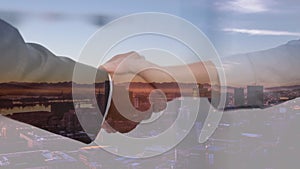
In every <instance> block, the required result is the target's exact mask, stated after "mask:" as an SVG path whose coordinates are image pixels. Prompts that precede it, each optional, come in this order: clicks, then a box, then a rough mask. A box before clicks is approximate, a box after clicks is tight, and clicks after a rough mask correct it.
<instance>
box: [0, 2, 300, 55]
mask: <svg viewBox="0 0 300 169" xmlns="http://www.w3.org/2000/svg"><path fill="white" fill-rule="evenodd" d="M0 2H1V6H0V18H2V19H4V20H6V21H8V22H9V23H11V24H12V25H14V26H15V27H17V28H18V29H19V31H20V33H21V34H22V36H23V37H24V39H25V41H26V42H35V43H39V44H42V45H44V46H45V47H47V48H48V49H50V50H51V51H52V52H54V53H55V54H57V55H62V56H67V57H70V58H72V59H75V60H77V59H78V56H79V54H80V51H81V49H82V47H83V46H84V44H85V43H86V41H87V40H88V39H89V37H91V36H92V35H93V33H94V32H95V31H97V30H98V29H99V28H101V26H103V25H104V24H106V23H108V22H110V21H112V20H114V19H116V18H119V17H121V16H125V15H128V14H132V13H137V12H163V13H169V14H173V15H176V16H179V17H182V18H184V19H186V20H188V21H189V22H191V23H192V24H194V25H195V26H196V27H197V28H199V29H200V30H201V31H203V33H205V35H206V36H207V37H208V38H209V40H210V41H211V42H212V44H213V45H214V46H215V48H216V50H217V52H218V53H219V55H220V56H222V57H225V56H229V55H233V54H238V53H246V52H251V51H258V50H263V49H268V48H272V47H276V46H278V45H281V44H285V43H287V42H288V41H290V40H295V39H300V22H299V18H300V1H296V0H284V1H283V0H281V1H279V0H227V1H225V0H190V1H186V0H163V1H162V0H151V1H145V0H115V1H98V0H91V1H88V2H87V1H83V0H64V1H62V0H43V1H39V0H22V1H21V0H10V1H4V0H0Z"/></svg>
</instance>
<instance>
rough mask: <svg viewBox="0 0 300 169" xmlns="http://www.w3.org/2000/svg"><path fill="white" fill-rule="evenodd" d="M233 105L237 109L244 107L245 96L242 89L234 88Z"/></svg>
mask: <svg viewBox="0 0 300 169" xmlns="http://www.w3.org/2000/svg"><path fill="white" fill-rule="evenodd" d="M233 97H234V105H235V106H237V107H240V106H244V104H245V94H244V88H234V96H233Z"/></svg>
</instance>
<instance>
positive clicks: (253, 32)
mask: <svg viewBox="0 0 300 169" xmlns="http://www.w3.org/2000/svg"><path fill="white" fill-rule="evenodd" d="M223 31H226V32H236V33H243V34H249V35H270V36H298V37H299V36H300V32H289V31H275V30H263V29H238V28H225V29H223Z"/></svg>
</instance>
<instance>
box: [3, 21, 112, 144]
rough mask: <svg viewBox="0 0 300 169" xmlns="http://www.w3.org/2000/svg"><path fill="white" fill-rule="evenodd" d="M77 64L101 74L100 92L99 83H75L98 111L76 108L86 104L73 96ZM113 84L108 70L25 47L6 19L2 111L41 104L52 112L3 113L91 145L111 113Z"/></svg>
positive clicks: (29, 45)
mask: <svg viewBox="0 0 300 169" xmlns="http://www.w3.org/2000/svg"><path fill="white" fill-rule="evenodd" d="M76 64H77V66H79V67H80V68H81V69H82V70H83V72H84V73H93V72H97V73H96V76H95V81H97V84H96V85H95V86H96V88H95V86H94V84H82V85H80V84H76V85H75V86H76V87H78V88H80V89H82V90H81V91H82V93H84V94H82V93H79V94H78V95H80V96H79V97H81V98H82V100H88V102H89V103H88V104H91V105H93V106H94V107H93V108H80V109H79V108H78V109H77V110H76V111H75V106H74V105H80V101H78V100H77V102H76V103H75V101H74V99H73V95H72V86H73V85H74V83H73V81H72V78H73V71H74V66H75V65H76ZM108 82H109V77H108V74H107V73H106V72H105V71H102V70H98V69H96V68H92V67H90V66H87V65H83V64H80V63H76V62H75V61H73V60H71V59H69V58H66V57H58V56H56V55H54V54H53V53H52V52H50V51H49V50H48V49H46V48H45V47H43V46H41V45H39V44H34V43H25V42H24V40H23V38H22V36H21V35H20V33H19V31H18V30H17V29H16V28H14V27H13V26H11V25H10V24H8V23H6V22H5V21H3V20H1V19H0V89H1V90H2V92H1V93H2V95H1V96H0V107H1V108H2V109H3V110H4V109H5V108H7V109H9V108H12V107H16V106H20V107H22V106H23V107H24V106H29V105H35V104H39V105H43V106H45V107H48V111H46V110H43V111H42V110H41V111H35V112H26V113H20V112H10V113H7V112H5V111H2V112H1V114H2V115H4V116H7V117H9V118H12V119H15V120H18V121H21V122H24V123H27V124H30V125H33V126H36V127H39V128H42V129H45V130H47V131H50V132H53V133H56V134H60V135H63V136H66V137H69V138H72V139H76V140H79V141H82V142H85V143H90V142H91V141H93V140H94V139H95V137H96V136H97V134H98V132H99V130H100V127H101V123H102V120H103V116H104V115H105V114H104V113H105V112H106V105H107V103H108V93H107V91H109V90H110V89H109V85H107V83H108ZM97 88H99V90H97ZM95 89H96V90H95ZM101 89H104V92H103V90H101ZM16 91H17V92H16ZM77 91H79V92H80V90H77ZM100 91H102V92H100ZM88 93H90V95H91V94H93V95H96V97H95V99H96V100H93V98H89V96H88ZM12 95H18V97H19V99H17V101H16V100H13V99H12V97H11V96H12ZM85 96H86V97H87V98H84V97H85ZM55 98H56V99H55ZM95 102H96V103H99V104H100V105H99V104H95ZM98 108H99V109H100V112H101V113H95V112H97V110H98V112H99V109H98ZM82 123H84V125H82Z"/></svg>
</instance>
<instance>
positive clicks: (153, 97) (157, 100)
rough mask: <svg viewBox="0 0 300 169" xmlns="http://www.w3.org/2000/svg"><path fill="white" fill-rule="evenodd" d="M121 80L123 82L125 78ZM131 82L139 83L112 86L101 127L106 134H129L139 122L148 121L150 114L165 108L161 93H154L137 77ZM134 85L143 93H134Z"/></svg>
mask: <svg viewBox="0 0 300 169" xmlns="http://www.w3.org/2000/svg"><path fill="white" fill-rule="evenodd" d="M121 76H127V75H121ZM122 78H123V80H124V79H125V78H126V77H122ZM132 81H133V82H139V83H133V82H129V83H127V82H123V83H117V84H114V86H113V94H112V102H111V105H110V108H109V111H108V114H107V116H106V118H105V122H104V123H103V126H102V128H103V129H105V130H106V132H108V133H111V132H120V133H127V132H130V131H131V130H133V129H134V128H136V126H137V125H138V124H139V123H140V122H141V121H143V120H147V119H149V118H150V117H151V115H152V113H154V112H159V111H161V110H164V109H165V108H166V102H167V101H166V98H165V97H164V95H163V93H161V92H159V91H155V90H154V88H153V86H151V85H150V84H149V83H147V82H145V81H144V80H143V79H142V78H141V77H139V76H138V75H136V76H135V77H134V78H133V79H132ZM126 84H127V85H126ZM136 84H138V86H139V88H143V91H144V92H135V90H136V86H135V85H136Z"/></svg>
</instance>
